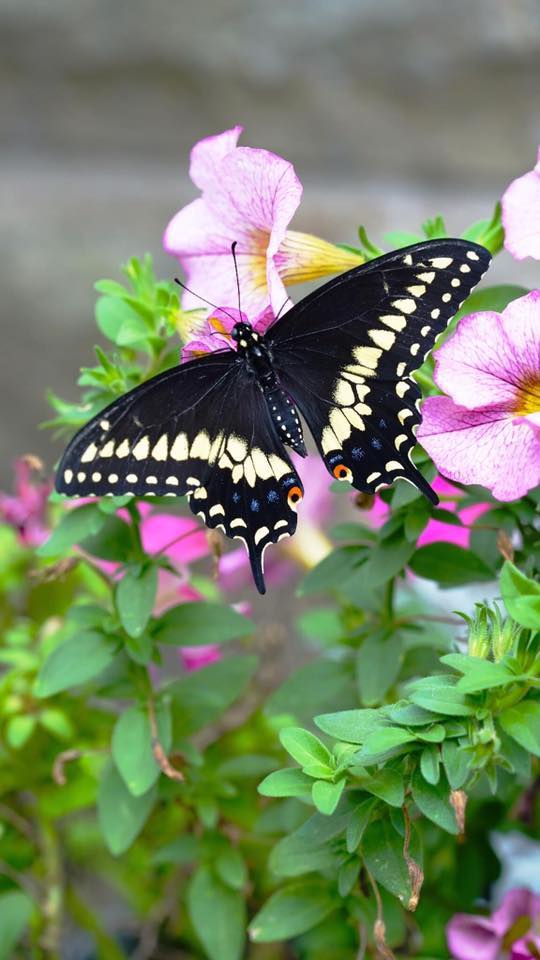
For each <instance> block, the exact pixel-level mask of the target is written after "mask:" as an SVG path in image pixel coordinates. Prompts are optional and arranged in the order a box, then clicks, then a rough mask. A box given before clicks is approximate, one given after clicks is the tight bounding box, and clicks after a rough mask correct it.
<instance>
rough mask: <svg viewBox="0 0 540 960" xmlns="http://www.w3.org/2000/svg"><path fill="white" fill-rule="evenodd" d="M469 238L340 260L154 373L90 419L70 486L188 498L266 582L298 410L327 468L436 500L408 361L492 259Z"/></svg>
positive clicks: (290, 504)
mask: <svg viewBox="0 0 540 960" xmlns="http://www.w3.org/2000/svg"><path fill="white" fill-rule="evenodd" d="M489 260H490V257H489V254H488V252H487V251H486V250H484V248H483V247H480V246H478V245H477V244H474V243H470V242H468V241H463V240H451V239H448V240H446V239H444V240H433V241H426V242H425V243H420V244H415V245H414V246H412V247H408V248H404V249H402V250H398V251H395V252H394V253H392V254H388V255H386V256H384V257H381V258H379V259H378V260H374V261H370V262H369V263H367V264H364V265H363V266H361V267H358V268H355V269H354V270H351V271H349V272H348V273H345V274H342V275H341V276H339V277H336V278H335V279H334V280H331V281H330V282H329V283H327V284H325V285H324V286H323V287H321V288H319V289H318V290H316V291H314V293H312V294H310V295H308V296H307V297H305V298H304V299H303V300H302V301H300V303H298V304H296V305H295V306H293V307H292V308H291V309H290V310H289V311H288V312H287V313H286V314H284V316H283V317H281V318H280V319H279V320H277V321H275V322H274V323H273V324H272V325H271V326H270V327H269V329H268V330H267V331H266V333H265V334H264V335H263V334H261V333H258V332H257V331H255V330H253V328H252V327H251V326H250V325H249V324H248V323H244V322H241V323H237V324H235V326H234V327H233V329H232V330H231V334H230V336H231V339H232V341H233V342H234V343H235V346H236V349H233V347H232V345H231V349H224V350H219V351H216V352H215V353H211V354H207V355H205V356H202V357H199V358H197V359H194V360H191V361H190V362H188V363H184V364H182V365H180V366H178V367H175V368H173V369H171V370H167V371H165V372H164V373H161V374H159V375H158V376H157V377H154V378H153V379H152V380H149V381H147V382H146V383H143V384H141V385H140V386H139V387H136V388H135V389H134V390H132V391H130V392H129V393H128V394H125V395H124V396H123V397H120V398H118V399H117V400H115V401H114V402H113V403H112V404H110V405H109V407H107V408H106V409H105V410H104V411H102V413H101V414H99V415H98V416H97V417H96V418H95V419H94V420H92V421H91V422H90V423H89V424H87V425H86V426H85V427H83V428H82V430H80V431H79V433H78V434H77V435H76V436H75V437H74V439H73V440H72V441H71V443H70V445H69V446H68V448H67V450H66V452H65V454H64V456H63V458H62V461H61V463H60V465H59V468H58V472H57V478H56V488H57V490H58V491H59V492H61V493H66V494H68V495H72V496H104V495H109V496H113V495H122V494H125V493H133V494H135V495H137V496H167V495H168V496H173V497H174V496H186V497H187V499H188V501H189V506H190V509H191V510H192V512H193V513H195V514H196V515H197V516H199V517H200V518H201V519H202V520H203V521H204V523H205V524H206V525H207V526H208V527H210V528H217V529H219V530H221V531H222V532H223V533H225V534H226V535H227V536H228V537H231V538H233V539H241V540H242V541H243V542H244V544H245V546H246V548H247V551H248V554H249V558H250V562H251V567H252V571H253V575H254V579H255V583H256V585H257V588H258V589H259V591H260V592H261V593H263V592H264V589H265V588H264V577H263V555H264V551H265V549H266V547H267V546H268V545H269V544H270V543H275V542H277V541H278V540H280V539H281V538H282V537H284V536H292V534H293V533H294V531H295V529H296V521H297V517H296V509H297V505H298V503H299V502H300V500H301V499H302V495H303V487H302V482H301V480H300V477H299V476H298V474H297V472H296V470H295V468H294V466H293V464H292V462H291V460H290V459H289V456H288V454H287V451H286V449H285V448H286V446H289V447H291V448H292V449H293V450H296V451H297V452H298V453H299V454H301V455H305V446H304V439H303V434H302V426H301V423H300V414H301V415H302V417H303V419H304V420H305V421H306V423H307V424H308V426H309V429H310V431H311V433H312V434H313V437H314V439H315V441H316V443H317V446H318V449H319V452H320V455H321V457H322V459H323V461H324V463H325V465H326V467H327V469H328V471H329V473H330V474H331V475H332V476H333V477H335V478H336V479H338V480H343V481H348V482H350V483H351V484H352V485H353V486H354V487H355V488H356V489H358V490H361V491H365V492H367V493H374V492H376V490H377V489H379V487H381V486H385V485H387V484H389V483H391V482H393V481H394V480H395V479H397V478H398V477H401V478H403V479H406V480H408V481H409V482H411V483H413V484H415V485H416V486H417V487H418V488H419V489H420V490H421V491H422V492H423V493H424V494H425V495H426V496H427V497H429V498H430V499H431V500H432V501H433V502H436V500H437V498H436V496H435V494H434V493H433V491H432V490H431V488H430V486H429V484H428V483H427V482H426V480H425V479H424V478H423V476H422V475H421V473H420V472H419V471H418V470H417V469H416V468H415V466H414V465H413V464H412V462H411V459H410V455H411V452H412V449H413V447H414V444H415V439H414V433H415V429H416V427H417V426H418V424H419V422H420V419H421V418H420V413H419V400H420V396H421V395H420V391H419V388H418V386H417V384H416V382H415V381H414V380H413V379H412V376H411V374H412V373H413V371H414V370H415V369H417V368H418V367H419V366H420V365H421V364H422V362H423V360H424V358H425V357H426V355H427V354H428V352H429V351H430V350H431V348H432V347H433V345H434V343H435V340H436V339H437V337H438V336H439V335H440V334H441V333H442V332H443V330H444V329H445V328H446V326H447V324H448V322H449V320H450V319H451V317H452V316H453V315H454V313H455V312H456V311H457V309H458V308H459V306H460V305H461V302H462V301H463V300H464V299H465V298H466V297H467V296H468V294H469V293H470V291H471V290H472V289H473V287H474V286H475V285H476V284H477V283H478V280H479V279H480V277H481V276H482V275H483V273H484V272H485V270H486V269H487V266H488V264H489Z"/></svg>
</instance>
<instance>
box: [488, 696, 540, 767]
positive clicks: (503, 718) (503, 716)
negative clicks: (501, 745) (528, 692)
mask: <svg viewBox="0 0 540 960" xmlns="http://www.w3.org/2000/svg"><path fill="white" fill-rule="evenodd" d="M498 720H499V723H500V725H501V727H502V728H503V730H504V731H505V732H506V733H507V734H508V735H509V736H510V737H512V739H513V740H515V741H516V743H519V745H520V747H523V748H524V749H525V750H528V751H529V753H533V754H534V756H535V757H540V702H538V701H537V700H521V702H520V703H517V704H516V705H515V706H514V707H507V709H506V710H503V711H502V713H500V714H499V716H498Z"/></svg>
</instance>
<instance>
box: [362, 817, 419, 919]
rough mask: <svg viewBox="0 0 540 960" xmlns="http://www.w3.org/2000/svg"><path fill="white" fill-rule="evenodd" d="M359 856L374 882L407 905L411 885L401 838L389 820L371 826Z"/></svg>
mask: <svg viewBox="0 0 540 960" xmlns="http://www.w3.org/2000/svg"><path fill="white" fill-rule="evenodd" d="M362 854H363V856H364V859H365V861H366V863H367V865H368V868H369V870H370V871H371V873H372V874H373V876H374V877H375V880H376V881H377V882H378V883H380V884H382V886H383V887H386V889H387V890H389V891H390V893H393V894H394V896H395V897H398V899H399V900H401V902H402V903H405V904H406V903H408V902H409V899H410V896H411V883H410V879H409V872H408V869H407V864H406V863H405V859H404V857H403V839H402V837H401V836H400V835H399V834H398V833H396V831H395V830H394V828H393V826H392V824H391V823H390V822H389V821H388V820H386V819H385V820H380V821H376V822H375V823H371V824H370V826H369V829H368V830H366V834H365V836H364V839H363V843H362Z"/></svg>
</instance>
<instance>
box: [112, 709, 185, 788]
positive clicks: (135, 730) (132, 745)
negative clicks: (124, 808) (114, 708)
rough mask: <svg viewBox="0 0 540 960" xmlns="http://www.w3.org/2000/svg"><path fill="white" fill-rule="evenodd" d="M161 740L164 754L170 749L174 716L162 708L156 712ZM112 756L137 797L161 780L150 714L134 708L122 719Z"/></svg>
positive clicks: (114, 738) (124, 714) (121, 717)
mask: <svg viewBox="0 0 540 960" xmlns="http://www.w3.org/2000/svg"><path fill="white" fill-rule="evenodd" d="M156 723H157V728H158V734H159V741H160V744H161V746H162V747H163V749H164V751H165V753H167V752H168V751H169V750H170V747H171V717H170V713H169V712H168V710H167V709H166V708H165V707H164V706H163V705H162V704H160V705H158V707H157V709H156ZM112 756H113V760H114V763H115V765H116V769H117V770H118V772H119V774H120V776H121V777H122V779H123V781H124V783H125V785H126V787H127V788H128V790H129V792H130V793H132V794H133V796H134V797H140V796H142V795H143V794H145V793H147V792H148V790H149V789H150V787H151V786H153V784H154V783H155V782H156V780H157V779H158V777H159V773H160V771H159V767H158V765H157V763H156V760H155V758H154V752H153V749H152V731H151V727H150V721H149V719H148V713H147V711H146V710H145V709H144V708H143V707H142V706H133V707H130V708H129V709H128V710H125V711H124V713H122V714H121V716H119V718H118V720H117V721H116V725H115V728H114V731H113V736H112Z"/></svg>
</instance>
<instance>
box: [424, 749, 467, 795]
mask: <svg viewBox="0 0 540 960" xmlns="http://www.w3.org/2000/svg"><path fill="white" fill-rule="evenodd" d="M442 761H443V764H444V769H445V772H446V776H447V778H448V783H449V784H450V786H451V788H452V790H459V789H460V788H461V787H462V786H463V785H464V784H465V783H466V782H467V778H468V776H469V772H470V769H471V754H470V753H468V752H467V750H464V749H463V746H462V745H461V743H460V742H459V741H458V742H456V741H455V740H445V741H444V743H443V745H442ZM426 780H427V777H426Z"/></svg>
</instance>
